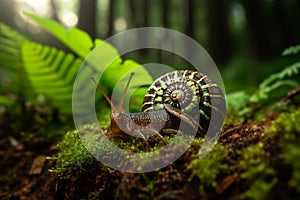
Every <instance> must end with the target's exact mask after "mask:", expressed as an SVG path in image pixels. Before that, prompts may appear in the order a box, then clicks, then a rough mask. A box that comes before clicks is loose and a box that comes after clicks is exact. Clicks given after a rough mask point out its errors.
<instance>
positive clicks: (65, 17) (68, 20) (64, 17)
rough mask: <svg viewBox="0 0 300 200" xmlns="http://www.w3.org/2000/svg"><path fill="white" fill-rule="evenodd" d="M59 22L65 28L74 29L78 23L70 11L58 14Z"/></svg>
mask: <svg viewBox="0 0 300 200" xmlns="http://www.w3.org/2000/svg"><path fill="white" fill-rule="evenodd" d="M58 18H59V19H60V21H61V22H62V23H63V24H64V25H65V26H67V27H74V26H76V25H77V23H78V17H77V15H76V14H75V13H73V12H70V11H66V10H64V11H62V12H60V13H59V14H58Z"/></svg>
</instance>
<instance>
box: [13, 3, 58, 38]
mask: <svg viewBox="0 0 300 200" xmlns="http://www.w3.org/2000/svg"><path fill="white" fill-rule="evenodd" d="M15 4H16V15H15V22H16V24H17V25H18V26H19V27H21V28H26V29H27V30H28V31H29V32H31V33H38V32H40V31H41V28H40V27H39V26H38V25H37V24H36V23H34V22H33V21H32V20H29V19H28V18H27V17H26V16H25V15H24V13H26V12H28V13H33V14H36V15H39V16H44V17H52V15H53V9H52V7H51V4H50V0H15Z"/></svg>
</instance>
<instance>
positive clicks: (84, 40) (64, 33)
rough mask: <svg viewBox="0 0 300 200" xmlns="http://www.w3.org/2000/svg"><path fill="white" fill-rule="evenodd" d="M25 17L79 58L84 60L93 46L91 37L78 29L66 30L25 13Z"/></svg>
mask: <svg viewBox="0 0 300 200" xmlns="http://www.w3.org/2000/svg"><path fill="white" fill-rule="evenodd" d="M25 15H26V16H28V17H29V18H30V19H32V20H33V21H35V22H36V23H38V24H39V25H41V26H42V27H43V28H45V29H46V30H47V31H49V32H50V33H51V34H53V35H54V36H55V37H56V38H57V39H59V40H60V41H61V42H63V43H64V44H65V45H66V46H67V47H69V48H70V49H71V50H72V51H74V52H75V53H76V54H77V55H79V56H80V57H81V58H85V57H86V56H87V55H88V53H89V52H90V51H91V49H92V48H93V46H94V44H93V41H92V39H91V37H90V36H89V35H88V34H87V33H86V32H84V31H82V30H80V29H78V28H70V29H66V28H65V27H63V26H62V25H61V24H59V23H57V22H56V21H53V20H51V19H47V18H43V17H39V16H36V15H33V14H30V13H25Z"/></svg>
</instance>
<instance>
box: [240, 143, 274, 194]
mask: <svg viewBox="0 0 300 200" xmlns="http://www.w3.org/2000/svg"><path fill="white" fill-rule="evenodd" d="M238 170H239V171H240V178H241V180H242V181H241V182H242V183H243V185H244V186H247V185H248V186H249V188H248V189H247V190H246V191H245V192H244V193H242V194H241V196H240V197H241V199H266V198H267V197H268V196H269V193H270V191H271V190H272V188H273V187H274V186H275V184H276V183H277V182H278V179H277V178H276V176H275V175H276V174H275V171H274V169H273V168H272V167H271V166H270V165H269V162H268V159H267V155H266V153H265V151H264V144H263V143H262V142H258V143H257V144H254V145H250V146H248V147H247V148H245V149H243V150H242V157H241V159H240V161H239V164H238Z"/></svg>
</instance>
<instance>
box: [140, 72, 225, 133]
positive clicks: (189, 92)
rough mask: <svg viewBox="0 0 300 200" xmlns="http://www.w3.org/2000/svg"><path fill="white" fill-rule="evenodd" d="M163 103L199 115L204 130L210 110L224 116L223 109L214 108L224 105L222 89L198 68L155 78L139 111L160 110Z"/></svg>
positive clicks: (207, 125) (208, 119) (208, 121)
mask: <svg viewBox="0 0 300 200" xmlns="http://www.w3.org/2000/svg"><path fill="white" fill-rule="evenodd" d="M164 104H170V105H171V106H173V107H174V108H177V109H180V111H181V112H182V113H186V114H187V115H189V116H192V117H194V116H200V117H198V118H197V121H199V126H200V127H199V128H200V129H201V130H204V131H207V129H208V127H209V126H210V121H211V116H212V111H217V113H218V115H222V117H224V112H223V110H222V109H218V108H220V107H221V108H223V107H225V98H224V95H223V92H222V90H221V89H220V88H219V87H218V85H217V84H216V83H215V82H214V81H213V80H211V79H210V78H209V77H208V76H207V75H205V74H202V73H200V72H198V71H191V70H180V71H173V72H169V73H167V74H165V75H163V76H161V77H159V78H158V79H156V80H155V81H154V82H153V84H152V85H151V86H150V87H149V89H148V92H147V93H146V95H145V97H144V102H143V107H142V111H143V112H148V111H153V110H161V109H164ZM199 114H200V115H199ZM222 123H223V122H222Z"/></svg>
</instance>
